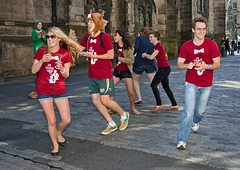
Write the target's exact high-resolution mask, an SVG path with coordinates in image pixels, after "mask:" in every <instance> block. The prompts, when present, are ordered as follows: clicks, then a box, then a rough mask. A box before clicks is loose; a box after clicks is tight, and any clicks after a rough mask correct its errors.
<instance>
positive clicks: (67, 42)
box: [47, 27, 81, 65]
mask: <svg viewBox="0 0 240 170" xmlns="http://www.w3.org/2000/svg"><path fill="white" fill-rule="evenodd" d="M47 32H51V33H53V34H55V35H56V36H57V37H58V38H60V39H61V41H60V44H59V45H60V46H61V47H63V48H66V49H67V50H68V51H70V52H71V53H72V65H74V64H75V59H74V57H73V54H74V55H76V56H79V55H78V54H80V52H81V49H80V46H79V44H78V43H77V42H75V41H73V40H72V39H70V38H69V37H68V36H67V35H66V34H65V33H64V32H63V31H62V30H61V29H60V28H58V27H50V28H49V29H48V31H47ZM47 48H48V49H47V51H49V47H47Z"/></svg>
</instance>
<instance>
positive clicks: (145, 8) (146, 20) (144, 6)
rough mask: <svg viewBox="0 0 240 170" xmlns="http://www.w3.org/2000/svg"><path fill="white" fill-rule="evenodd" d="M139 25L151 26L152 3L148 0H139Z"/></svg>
mask: <svg viewBox="0 0 240 170" xmlns="http://www.w3.org/2000/svg"><path fill="white" fill-rule="evenodd" d="M138 10H139V24H140V27H152V12H153V5H152V3H151V1H149V0H140V2H139V5H138Z"/></svg>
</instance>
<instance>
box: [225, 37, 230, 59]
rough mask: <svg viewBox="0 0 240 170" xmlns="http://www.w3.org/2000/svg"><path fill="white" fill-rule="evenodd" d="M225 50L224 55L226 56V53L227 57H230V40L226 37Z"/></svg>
mask: <svg viewBox="0 0 240 170" xmlns="http://www.w3.org/2000/svg"><path fill="white" fill-rule="evenodd" d="M225 50H226V54H227V52H228V53H229V55H230V40H229V38H228V37H227V38H226V40H225Z"/></svg>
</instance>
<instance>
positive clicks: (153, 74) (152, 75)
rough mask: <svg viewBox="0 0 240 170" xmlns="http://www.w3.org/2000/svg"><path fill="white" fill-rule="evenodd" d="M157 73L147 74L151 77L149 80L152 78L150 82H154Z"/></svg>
mask: <svg viewBox="0 0 240 170" xmlns="http://www.w3.org/2000/svg"><path fill="white" fill-rule="evenodd" d="M155 74H156V73H151V74H147V76H148V78H149V80H150V83H152V80H153V78H154V76H155Z"/></svg>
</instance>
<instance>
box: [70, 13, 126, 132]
mask: <svg viewBox="0 0 240 170" xmlns="http://www.w3.org/2000/svg"><path fill="white" fill-rule="evenodd" d="M103 14H104V13H102V14H100V13H93V14H91V12H90V14H88V18H87V20H88V33H86V34H85V35H84V36H83V39H82V41H81V43H80V47H81V49H82V50H84V49H85V48H86V49H87V52H85V53H82V55H83V56H85V57H88V61H89V72H88V76H89V93H90V95H91V98H92V102H93V104H94V105H95V106H96V107H97V109H98V111H99V112H100V113H101V114H102V115H103V117H104V118H105V119H106V120H107V122H108V127H107V128H106V129H105V130H104V131H102V132H101V133H102V134H103V135H105V134H109V133H111V132H113V131H115V130H117V125H116V123H115V122H114V121H113V119H112V117H111V116H110V115H109V113H108V111H107V108H106V106H107V107H109V108H111V109H112V110H114V111H116V112H117V113H119V115H120V116H121V119H120V120H121V125H120V127H119V130H124V129H126V128H127V126H128V120H129V113H128V112H124V111H123V110H122V108H121V107H120V106H119V105H118V104H117V103H116V102H115V101H113V100H111V99H110V94H113V93H114V89H115V87H114V82H113V74H112V62H111V59H113V56H114V52H113V46H112V40H111V37H110V36H109V35H108V34H106V33H102V32H101V30H102V28H103ZM71 31H72V30H70V36H71ZM72 33H74V32H73V31H72ZM73 36H74V35H73Z"/></svg>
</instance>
